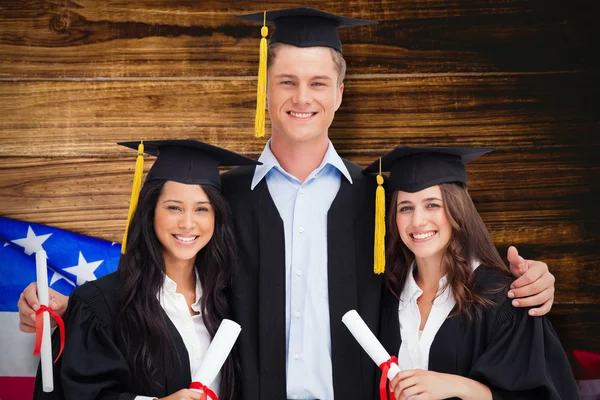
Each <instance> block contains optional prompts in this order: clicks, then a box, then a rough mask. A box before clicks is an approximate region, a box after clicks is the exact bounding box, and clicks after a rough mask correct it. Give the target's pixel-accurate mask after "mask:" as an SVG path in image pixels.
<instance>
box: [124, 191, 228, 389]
mask: <svg viewBox="0 0 600 400" xmlns="http://www.w3.org/2000/svg"><path fill="white" fill-rule="evenodd" d="M165 182H166V181H164V180H156V181H150V182H147V183H145V184H144V185H143V187H142V189H141V190H140V195H139V201H138V205H137V208H136V210H135V213H134V215H133V218H132V220H131V223H130V226H129V231H128V236H127V237H128V240H127V251H126V252H125V254H124V255H123V256H122V257H121V260H120V262H119V268H118V271H119V291H118V306H119V310H120V312H119V321H118V322H119V323H118V333H119V334H120V336H121V338H122V340H123V342H124V344H125V347H126V349H127V356H128V360H127V361H128V362H129V364H130V365H131V366H132V368H133V369H134V370H135V371H137V374H139V375H140V378H141V381H142V383H144V384H145V385H146V386H147V387H149V388H156V387H160V383H159V382H157V381H156V379H154V377H155V376H156V374H157V373H158V372H159V371H161V370H165V369H166V370H168V369H170V368H171V367H172V365H171V364H172V357H169V355H172V354H176V352H175V345H174V341H173V338H172V337H171V335H170V333H169V331H168V329H167V321H166V320H165V318H164V316H163V313H162V308H161V306H160V303H159V301H158V298H157V293H159V290H160V289H161V287H162V285H163V282H164V279H165V278H164V277H165V262H164V258H163V254H162V246H161V244H160V242H159V240H158V238H157V236H156V233H155V231H154V211H155V209H156V204H157V202H158V198H159V196H160V194H161V192H162V189H163V187H164V185H165ZM201 187H202V189H203V190H204V192H205V193H206V195H207V196H208V199H209V201H210V204H211V205H212V207H213V209H214V211H215V228H214V233H213V236H212V238H211V239H210V241H209V242H208V243H207V244H206V246H204V248H202V250H200V252H199V253H198V255H197V257H196V261H195V269H196V273H197V276H198V277H199V280H200V284H201V287H202V299H201V302H200V304H201V307H202V319H203V321H204V325H205V326H206V328H207V330H208V332H209V333H210V335H211V337H214V335H215V333H216V332H217V329H218V327H219V325H220V323H221V321H222V320H223V319H224V318H230V309H229V297H230V290H231V273H232V268H233V265H234V262H235V260H236V247H235V239H234V234H233V228H232V216H231V209H230V207H229V204H228V203H227V201H226V200H225V198H224V197H223V195H222V194H221V192H220V191H219V190H218V189H216V188H214V187H212V186H208V185H201ZM236 369H237V361H236V358H235V355H234V353H232V354H231V355H230V357H228V358H227V361H226V362H225V364H224V365H223V368H222V369H221V384H220V396H219V397H220V398H221V399H224V400H232V399H233V398H234V393H235V391H236V387H235V375H236Z"/></svg>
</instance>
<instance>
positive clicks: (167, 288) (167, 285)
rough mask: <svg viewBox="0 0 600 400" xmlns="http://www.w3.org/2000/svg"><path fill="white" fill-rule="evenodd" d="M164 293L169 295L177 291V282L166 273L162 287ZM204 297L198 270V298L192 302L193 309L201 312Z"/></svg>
mask: <svg viewBox="0 0 600 400" xmlns="http://www.w3.org/2000/svg"><path fill="white" fill-rule="evenodd" d="M161 291H162V292H163V293H168V294H169V295H172V294H175V293H176V292H177V283H175V281H174V280H173V279H171V278H169V276H168V275H167V274H165V280H164V281H163V285H162V289H161ZM201 299H202V287H201V285H200V278H199V277H198V272H196V299H195V301H194V303H192V310H194V311H196V312H201V311H202V310H201V306H200V300H201Z"/></svg>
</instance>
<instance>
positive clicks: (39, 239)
mask: <svg viewBox="0 0 600 400" xmlns="http://www.w3.org/2000/svg"><path fill="white" fill-rule="evenodd" d="M51 235H52V234H51V233H49V234H47V235H40V236H36V235H35V232H34V231H33V229H31V226H28V227H27V237H24V238H23V239H15V240H11V242H13V243H14V244H17V245H19V246H21V247H24V248H25V254H27V255H28V256H30V255H32V254H33V253H35V252H37V251H40V250H44V248H43V247H42V243H44V242H45V241H46V240H48V238H49V237H50V236H51Z"/></svg>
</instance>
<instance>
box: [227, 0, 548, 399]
mask: <svg viewBox="0 0 600 400" xmlns="http://www.w3.org/2000/svg"><path fill="white" fill-rule="evenodd" d="M240 18H242V19H244V20H248V21H254V22H258V23H261V24H275V27H276V29H275V32H274V33H273V34H272V35H271V37H270V45H269V47H268V50H267V49H265V47H266V40H264V37H265V36H266V35H267V32H266V27H263V28H262V35H263V39H262V43H261V46H263V48H262V49H261V53H262V54H261V56H262V58H263V60H261V64H262V65H261V66H260V68H259V74H260V73H261V72H262V73H265V74H267V73H268V80H267V81H266V82H268V85H266V88H265V87H264V85H265V84H266V82H265V81H264V76H262V77H261V76H259V90H258V92H259V93H258V94H259V96H258V97H259V100H258V105H257V123H256V131H257V132H256V133H257V134H258V135H259V136H260V135H261V134H262V133H263V132H262V130H264V119H263V118H264V116H263V115H261V114H262V113H261V111H264V108H265V106H266V108H267V109H268V110H269V115H270V118H271V128H272V132H271V139H270V140H269V141H268V142H267V144H266V146H265V149H264V151H263V153H262V155H261V156H260V158H259V160H260V161H261V162H262V163H263V165H261V166H258V167H256V168H255V167H240V168H237V169H235V170H233V171H231V172H228V173H226V174H224V176H223V185H224V187H223V190H224V193H225V195H226V196H227V197H228V199H229V200H230V202H231V204H232V208H233V213H234V216H235V219H236V229H237V232H238V238H239V239H238V244H239V248H240V265H239V273H238V274H237V276H235V278H234V292H235V295H234V298H233V309H234V314H235V317H236V318H237V320H238V322H239V323H240V324H241V325H242V327H243V329H242V333H241V337H240V352H241V353H240V361H241V366H242V380H243V381H242V386H243V391H244V398H245V399H283V398H288V399H290V398H292V399H329V400H331V399H334V398H336V399H346V400H347V399H356V400H359V399H360V400H364V399H371V398H373V396H374V394H375V388H376V386H377V385H376V378H377V377H378V376H377V374H376V367H375V365H374V364H373V362H372V361H371V360H370V359H369V358H368V356H367V355H366V354H365V353H364V352H363V351H362V350H361V349H360V347H359V346H358V344H357V343H356V341H355V340H354V338H353V337H352V336H351V334H350V333H349V332H348V330H347V329H346V327H345V326H344V325H343V324H342V322H341V319H342V316H343V314H344V313H346V312H347V311H348V310H350V309H356V310H357V311H358V313H359V314H360V315H361V316H362V317H363V319H364V320H365V321H366V323H367V324H368V325H369V327H370V328H371V329H372V330H373V331H374V332H377V331H378V324H379V315H380V311H379V308H380V296H381V287H382V286H381V279H380V276H379V275H376V274H375V273H374V271H373V240H372V237H373V226H374V220H373V216H374V197H373V194H374V193H375V181H374V180H372V179H371V178H366V177H365V176H363V174H362V171H361V168H360V167H359V166H357V165H355V164H353V163H351V162H349V161H346V160H343V159H342V158H341V157H340V156H339V155H338V154H337V152H336V151H335V149H334V147H333V145H332V143H331V142H330V140H329V138H328V129H329V126H330V125H331V123H332V121H333V118H334V115H335V112H336V111H337V109H338V108H339V107H340V104H341V101H342V94H343V90H344V85H343V79H344V74H345V61H344V58H343V56H342V47H341V42H340V39H339V36H338V33H337V28H340V27H346V26H360V25H368V24H371V22H368V21H363V20H358V19H353V18H346V17H340V16H336V15H333V14H329V13H325V12H322V11H318V10H314V9H311V8H295V9H286V10H279V11H268V12H266V13H257V14H251V15H244V16H241V17H240ZM265 52H266V53H267V57H265ZM265 58H266V59H267V60H268V61H267V66H265V65H264V62H265V60H264V59H265ZM266 67H268V68H266ZM264 91H266V103H264V102H263V101H264V100H265V99H263V98H261V97H262V95H263V94H264ZM514 256H515V257H514V258H515V259H516V260H515V261H518V258H519V257H518V255H514ZM532 269H533V270H534V272H535V274H533V275H531V276H533V277H534V278H536V277H539V276H542V275H543V279H542V280H541V281H538V284H541V285H542V286H543V287H549V290H548V291H547V293H548V294H547V296H546V297H544V298H542V299H541V300H540V299H535V300H534V303H533V304H534V305H535V304H542V303H544V302H545V301H546V300H547V299H549V298H551V297H552V293H553V282H554V280H553V277H552V275H551V274H550V273H549V272H548V269H547V266H546V265H545V264H543V263H537V264H536V265H534V266H533V267H532ZM536 274H537V275H536ZM538 291H539V290H534V293H536V292H538ZM518 297H520V296H518ZM551 303H552V301H551V299H550V301H549V304H547V307H546V309H545V311H546V312H547V311H548V310H549V308H550V304H551Z"/></svg>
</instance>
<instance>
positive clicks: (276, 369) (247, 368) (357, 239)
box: [222, 161, 382, 400]
mask: <svg viewBox="0 0 600 400" xmlns="http://www.w3.org/2000/svg"><path fill="white" fill-rule="evenodd" d="M344 162H345V165H346V167H347V168H348V171H349V173H350V175H351V176H352V181H353V183H352V184H350V183H349V182H348V181H347V180H346V179H345V178H344V177H342V182H341V186H340V189H339V191H338V193H337V196H336V197H335V199H334V201H333V203H332V205H331V207H330V209H329V212H328V215H327V251H328V266H327V268H328V279H329V315H330V324H331V353H332V354H331V356H332V365H333V389H334V395H335V398H336V399H345V400H368V399H371V398H372V397H373V394H374V391H373V387H374V385H375V370H376V366H375V364H374V363H373V361H371V360H370V359H369V358H368V356H367V355H366V353H364V352H363V351H362V349H361V348H360V347H359V345H358V343H357V342H356V341H355V340H354V338H353V337H352V335H351V334H350V332H349V331H348V330H347V328H346V327H345V326H344V325H343V324H342V321H341V320H342V316H343V315H344V314H345V313H346V312H347V311H348V310H350V309H356V310H357V311H358V312H359V314H360V315H361V316H362V317H363V319H364V320H365V322H366V323H367V325H369V327H370V328H371V329H373V331H374V332H377V329H378V324H379V306H380V303H381V301H380V300H381V298H380V297H381V285H382V284H381V277H380V276H376V275H375V274H374V273H373V232H374V231H373V229H374V228H373V226H374V225H373V221H374V204H375V199H374V195H375V181H374V180H373V179H368V178H367V177H365V176H363V175H362V173H361V168H360V167H359V166H358V165H356V164H352V163H350V162H348V161H344ZM254 169H255V167H238V168H235V169H233V170H231V171H229V172H227V173H225V174H223V175H222V186H223V193H224V195H225V196H226V198H227V199H228V200H229V202H230V204H231V207H232V210H233V216H234V223H235V229H236V234H237V240H238V241H237V243H238V249H239V265H238V268H237V270H236V271H235V273H234V277H233V292H234V293H233V298H232V312H233V315H234V318H235V319H236V320H237V321H238V323H240V324H241V326H242V332H241V335H240V339H239V340H238V344H239V351H240V353H239V354H240V363H241V374H242V382H241V383H242V391H243V399H245V400H281V399H285V398H286V347H285V242H284V240H285V239H284V231H283V221H282V219H281V218H280V216H279V212H278V211H277V207H276V206H275V203H274V202H273V199H272V198H271V195H270V193H269V189H268V187H267V183H266V179H263V180H262V181H261V182H260V183H259V184H258V185H257V186H256V187H255V188H254V190H250V185H251V182H252V177H253V175H254Z"/></svg>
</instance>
